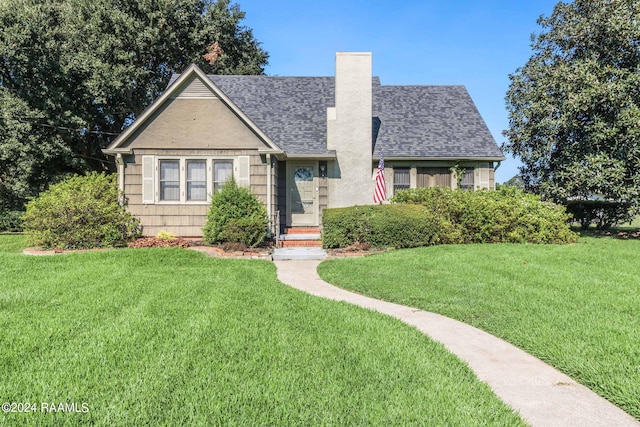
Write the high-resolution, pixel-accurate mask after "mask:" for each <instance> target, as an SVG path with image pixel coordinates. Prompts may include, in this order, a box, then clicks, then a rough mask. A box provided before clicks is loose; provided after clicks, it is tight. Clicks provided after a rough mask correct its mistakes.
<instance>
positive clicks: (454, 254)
mask: <svg viewBox="0 0 640 427" xmlns="http://www.w3.org/2000/svg"><path fill="white" fill-rule="evenodd" d="M319 273H320V275H321V277H322V278H323V279H325V280H326V281H328V282H331V283H334V284H336V285H338V286H341V287H343V288H346V289H351V290H354V291H357V292H360V293H363V294H367V295H370V296H373V297H375V298H383V299H384V300H385V301H393V302H397V303H400V304H405V305H409V306H412V307H417V308H422V309H424V310H428V311H432V312H436V313H441V314H443V315H446V316H449V317H453V318H456V319H459V320H461V321H463V322H466V323H468V324H471V325H474V326H477V327H479V328H481V329H484V330H485V331H488V332H490V333H492V334H494V335H497V336H499V337H502V338H504V339H506V340H507V341H509V342H511V343H513V344H515V345H517V346H518V347H520V348H522V349H524V350H526V351H527V352H529V353H531V354H533V355H536V356H538V357H539V358H540V359H542V360H545V361H547V362H548V363H550V364H552V365H554V366H556V367H558V368H559V369H560V370H561V371H563V372H565V373H567V374H568V375H569V376H571V377H572V378H574V379H576V380H577V381H579V382H581V383H582V384H584V385H586V386H587V387H589V388H590V389H592V390H594V391H595V392H597V393H599V394H600V395H602V396H604V397H606V398H607V399H609V400H610V401H612V402H614V403H615V404H616V405H618V406H619V407H621V408H622V409H624V410H625V411H627V412H628V413H630V414H631V415H633V416H634V417H636V418H637V419H640V399H638V396H640V324H639V319H640V241H637V240H636V241H622V240H615V239H612V238H582V239H581V240H580V242H579V243H578V244H574V245H566V246H555V245H509V244H500V245H459V246H434V247H429V248H420V249H410V250H402V251H395V252H389V253H385V254H382V255H376V256H372V257H365V258H360V259H344V260H342V259H341V260H329V261H326V262H323V263H322V264H321V265H320V267H319Z"/></svg>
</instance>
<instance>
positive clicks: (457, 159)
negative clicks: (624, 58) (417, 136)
mask: <svg viewBox="0 0 640 427" xmlns="http://www.w3.org/2000/svg"><path fill="white" fill-rule="evenodd" d="M373 159H374V160H380V156H379V155H374V156H373ZM384 159H385V160H396V161H400V160H403V161H404V160H414V161H415V160H419V161H454V162H502V161H504V160H506V157H504V156H500V157H497V156H487V157H471V156H470V157H460V156H458V157H423V156H384Z"/></svg>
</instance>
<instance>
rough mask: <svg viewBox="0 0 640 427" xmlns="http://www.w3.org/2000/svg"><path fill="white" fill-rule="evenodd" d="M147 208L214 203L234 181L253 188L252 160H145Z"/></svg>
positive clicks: (142, 166)
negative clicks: (232, 179)
mask: <svg viewBox="0 0 640 427" xmlns="http://www.w3.org/2000/svg"><path fill="white" fill-rule="evenodd" d="M140 160H141V162H140V166H141V171H142V182H141V187H142V188H141V190H142V203H143V204H155V203H162V204H194V205H203V204H207V203H209V202H210V201H211V194H212V193H214V191H218V190H219V189H220V188H222V186H223V185H224V183H225V182H227V181H228V180H229V179H231V177H234V178H235V179H236V182H237V183H238V185H240V186H244V187H248V186H250V185H251V182H250V181H251V180H250V178H251V174H250V171H251V157H250V156H233V157H232V156H221V157H216V158H214V157H204V156H198V157H196V156H193V157H191V156H184V157H168V156H167V157H165V156H142V158H141V159H140Z"/></svg>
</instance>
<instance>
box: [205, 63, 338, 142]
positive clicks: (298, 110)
mask: <svg viewBox="0 0 640 427" xmlns="http://www.w3.org/2000/svg"><path fill="white" fill-rule="evenodd" d="M209 78H210V79H211V80H212V81H213V82H214V83H215V84H216V86H218V87H219V88H220V90H222V91H223V92H224V93H225V94H226V95H227V96H228V97H229V98H231V100H232V101H233V102H234V103H235V104H236V105H237V106H238V107H239V108H240V109H241V110H242V111H243V112H244V113H245V114H246V115H247V116H249V118H250V119H251V120H252V121H253V122H254V123H255V124H256V125H257V126H258V127H259V128H260V129H261V130H262V131H263V132H264V133H265V134H267V135H268V136H269V138H271V140H272V141H273V142H274V143H275V144H276V145H278V146H279V147H280V148H282V149H283V150H284V151H286V152H287V153H289V154H325V153H327V142H326V141H327V107H330V106H332V105H333V104H334V90H335V89H334V86H335V85H334V78H333V77H268V76H221V75H211V76H209Z"/></svg>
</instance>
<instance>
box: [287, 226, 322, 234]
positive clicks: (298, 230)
mask: <svg viewBox="0 0 640 427" xmlns="http://www.w3.org/2000/svg"><path fill="white" fill-rule="evenodd" d="M283 234H320V227H292V228H285V229H284V233H283Z"/></svg>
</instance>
